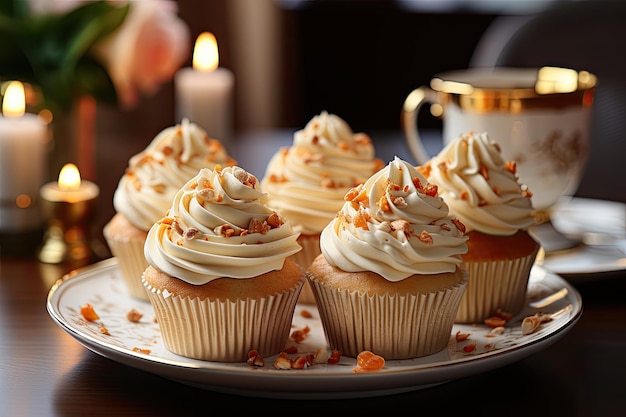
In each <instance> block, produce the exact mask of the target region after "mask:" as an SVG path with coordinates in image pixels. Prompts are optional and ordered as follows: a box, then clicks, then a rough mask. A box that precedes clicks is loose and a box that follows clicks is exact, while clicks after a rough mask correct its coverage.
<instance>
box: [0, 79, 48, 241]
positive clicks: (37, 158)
mask: <svg viewBox="0 0 626 417" xmlns="http://www.w3.org/2000/svg"><path fill="white" fill-rule="evenodd" d="M47 142H48V135H47V128H46V124H45V123H44V122H43V121H41V120H40V119H39V118H38V117H37V116H36V115H34V114H30V113H26V100H25V94H24V85H23V84H22V83H21V82H19V81H12V82H10V83H9V84H8V87H7V88H6V92H5V94H4V99H3V100H2V116H1V117H0V232H7V233H14V232H25V231H32V230H36V229H39V228H40V227H41V225H42V219H41V214H40V209H39V206H38V199H39V189H40V187H41V185H42V184H43V183H44V182H45V180H46V173H47V170H48V160H47V146H48V144H47Z"/></svg>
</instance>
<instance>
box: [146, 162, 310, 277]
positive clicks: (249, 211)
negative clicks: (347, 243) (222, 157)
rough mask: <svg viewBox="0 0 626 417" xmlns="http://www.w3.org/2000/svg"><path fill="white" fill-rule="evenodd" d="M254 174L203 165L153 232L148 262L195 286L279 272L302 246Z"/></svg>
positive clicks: (150, 233) (151, 230)
mask: <svg viewBox="0 0 626 417" xmlns="http://www.w3.org/2000/svg"><path fill="white" fill-rule="evenodd" d="M266 203H267V194H265V193H262V192H261V191H260V189H259V184H258V181H257V179H256V177H254V176H253V175H252V174H250V173H248V172H246V171H245V170H243V169H242V168H240V167H238V166H234V167H225V168H221V167H220V166H217V167H216V168H215V169H214V170H210V169H206V168H204V169H201V170H200V171H199V172H198V173H197V175H196V176H195V177H193V178H192V179H191V180H189V182H187V183H186V184H185V185H184V187H183V188H181V189H180V191H179V192H178V193H177V194H176V196H175V197H174V200H173V202H172V206H171V209H170V211H169V213H168V216H167V217H165V218H164V219H162V220H160V221H159V222H158V223H156V224H154V226H152V228H151V229H150V231H149V232H148V237H147V240H146V243H145V246H144V252H145V256H146V260H147V261H148V263H149V264H150V265H152V266H154V267H155V268H157V269H159V270H161V271H162V272H164V273H166V274H168V275H170V276H173V277H176V278H179V279H182V280H184V281H187V282H189V283H191V284H197V285H199V284H205V283H207V282H209V281H212V280H214V279H217V278H222V277H230V278H251V277H255V276H258V275H262V274H264V273H266V272H269V271H273V270H279V269H281V268H282V267H283V262H284V260H285V258H287V257H288V256H290V255H293V254H294V253H296V252H298V251H299V250H300V249H301V248H300V245H298V244H297V243H296V240H297V238H298V236H299V234H298V233H296V232H294V230H293V228H292V227H291V225H290V224H289V223H288V222H286V221H285V220H284V219H283V218H281V217H280V216H279V215H278V214H276V212H275V211H273V210H272V209H270V208H268V207H267V205H266Z"/></svg>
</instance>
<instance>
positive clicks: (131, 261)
mask: <svg viewBox="0 0 626 417" xmlns="http://www.w3.org/2000/svg"><path fill="white" fill-rule="evenodd" d="M144 243H145V239H116V238H107V244H108V245H109V249H110V250H111V253H112V254H113V256H114V257H115V258H116V259H117V262H118V264H119V267H120V272H121V273H122V278H123V279H124V282H125V283H126V288H127V289H128V292H129V294H130V295H131V296H132V297H134V298H137V299H140V300H143V301H148V295H147V294H146V289H145V287H144V285H143V283H142V282H141V277H142V275H143V272H144V271H145V270H146V268H147V267H148V262H147V261H146V258H145V256H144Z"/></svg>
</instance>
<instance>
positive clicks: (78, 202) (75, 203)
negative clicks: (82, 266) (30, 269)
mask: <svg viewBox="0 0 626 417" xmlns="http://www.w3.org/2000/svg"><path fill="white" fill-rule="evenodd" d="M66 169H67V170H69V171H65V170H66ZM67 172H69V174H67ZM67 178H70V179H69V180H68V179H67ZM76 178H78V180H77V181H76ZM99 194H100V189H99V188H98V186H97V185H96V184H94V183H92V182H90V181H81V180H80V173H79V172H78V169H77V168H76V166H74V165H72V164H68V165H66V166H65V167H63V169H62V170H61V173H60V174H59V181H58V182H56V183H54V182H53V183H48V184H45V185H44V186H43V187H42V189H41V200H42V201H41V208H42V212H43V217H44V219H45V220H46V229H45V232H44V238H43V244H42V245H41V248H40V250H39V254H38V258H39V260H40V261H41V262H44V263H51V264H58V263H64V262H71V263H76V262H80V263H89V261H91V260H93V259H94V258H95V252H94V250H93V249H92V247H91V244H90V242H91V240H92V236H91V233H92V226H93V224H94V221H95V220H96V213H97V202H98V201H97V200H98V195H99Z"/></svg>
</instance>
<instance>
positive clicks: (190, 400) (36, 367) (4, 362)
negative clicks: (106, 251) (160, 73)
mask: <svg viewBox="0 0 626 417" xmlns="http://www.w3.org/2000/svg"><path fill="white" fill-rule="evenodd" d="M285 137H286V136H284V137H283V138H282V139H276V140H278V142H275V143H273V142H272V141H271V140H269V139H268V140H267V142H265V143H266V149H267V155H269V154H270V153H271V152H270V150H271V148H272V147H274V146H275V145H276V144H277V143H279V142H284V141H285V140H286V139H285ZM257 139H258V138H257ZM242 143H246V142H242ZM384 152H395V150H394V149H393V148H392V147H389V149H388V150H387V151H382V152H381V153H384ZM257 156H258V157H259V158H258V160H257V162H256V164H257V165H255V164H254V163H250V169H249V170H250V171H251V172H253V173H255V174H257V175H262V173H260V172H255V171H257V170H259V169H261V168H260V167H262V166H263V163H264V162H265V161H264V158H266V155H265V154H257ZM384 157H385V158H388V156H387V155H384ZM124 158H125V159H127V157H126V156H124ZM115 181H116V179H115ZM111 184H112V183H111ZM112 188H113V186H112V185H110V184H109V186H108V188H107V187H103V189H105V190H107V189H108V190H111V189H112ZM108 192H109V193H110V191H108ZM103 198H112V196H111V195H106V194H105V195H104V196H103ZM7 252H10V251H6V250H5V251H4V252H0V254H2V256H1V257H0V416H7V417H9V416H11V417H12V416H19V417H21V416H81V417H82V416H100V415H102V416H114V415H115V416H139V415H142V416H143V415H145V416H186V415H209V414H211V413H214V412H216V411H217V412H219V411H221V410H228V411H229V412H230V411H233V412H237V411H249V412H255V413H256V412H269V413H273V414H277V415H278V414H279V415H289V414H291V415H294V414H296V415H297V414H299V413H303V412H308V413H311V412H324V413H327V412H329V411H332V412H334V411H344V412H359V411H361V410H363V411H374V410H376V411H378V410H385V411H388V412H392V413H395V412H397V410H410V412H411V413H415V414H421V413H422V412H429V411H438V412H444V411H445V413H446V415H448V414H450V415H467V414H468V413H470V414H471V415H520V416H522V415H523V416H529V415H538V416H541V415H553V416H566V415H571V416H623V415H624V412H625V410H626V382H625V381H626V353H625V352H626V301H625V297H624V294H625V293H626V273H624V272H610V273H603V274H596V275H588V276H586V277H585V279H579V277H573V278H571V279H570V282H572V283H573V285H574V286H575V288H576V289H577V290H578V291H579V292H580V294H581V296H582V300H583V314H582V317H581V318H580V320H579V321H578V323H577V324H576V325H575V326H574V327H573V329H572V330H570V331H569V332H568V333H567V334H566V335H565V336H564V337H563V338H562V339H560V340H559V341H557V342H556V343H554V344H552V345H551V346H549V347H547V348H545V349H544V350H541V351H539V352H537V353H535V354H533V355H531V356H529V357H527V358H525V359H522V360H519V361H517V362H514V363H512V364H509V365H506V366H503V367H500V368H497V369H494V370H490V371H486V372H483V373H480V372H479V373H477V374H476V375H473V376H469V377H466V378H462V379H459V380H453V381H450V382H446V383H443V384H441V385H437V386H434V387H430V388H424V389H419V390H416V391H412V392H408V393H403V394H396V395H389V396H381V397H371V398H361V399H344V400H317V401H307V400H284V399H283V400H273V399H263V398H253V397H240V396H235V395H229V394H222V393H217V392H212V391H208V390H204V389H200V388H194V387H190V386H187V385H184V384H181V383H178V382H174V381H171V380H168V379H164V378H162V377H160V376H157V375H154V374H151V373H148V372H145V371H142V370H138V369H135V368H132V367H129V366H126V365H123V364H120V363H118V362H116V361H113V360H111V359H107V358H105V357H102V356H100V355H98V354H95V353H93V352H91V351H90V350H88V349H86V348H84V347H83V346H82V345H80V344H79V343H77V342H76V341H75V340H74V339H73V338H72V337H70V336H69V335H68V334H66V333H65V332H64V331H63V330H62V329H61V328H59V327H58V326H57V325H56V324H55V323H54V322H53V321H52V319H51V317H50V316H49V314H48V312H47V311H46V297H47V295H48V292H49V290H50V288H51V286H52V285H53V284H54V282H55V281H56V280H57V279H58V278H60V277H61V276H62V275H63V274H65V273H67V272H69V271H71V270H72V269H74V268H75V267H76V266H77V265H66V264H62V265H50V264H42V263H39V262H38V261H37V258H36V256H34V254H32V253H26V254H19V253H11V254H10V255H6V253H7ZM566 278H567V277H566Z"/></svg>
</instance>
